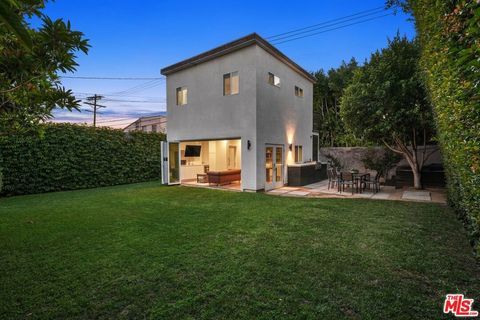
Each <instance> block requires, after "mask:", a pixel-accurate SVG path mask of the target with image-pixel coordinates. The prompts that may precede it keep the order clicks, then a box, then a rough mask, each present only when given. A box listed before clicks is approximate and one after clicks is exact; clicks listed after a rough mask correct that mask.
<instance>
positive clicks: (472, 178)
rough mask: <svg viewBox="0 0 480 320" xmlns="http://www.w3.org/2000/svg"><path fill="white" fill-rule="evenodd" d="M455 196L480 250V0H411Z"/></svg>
mask: <svg viewBox="0 0 480 320" xmlns="http://www.w3.org/2000/svg"><path fill="white" fill-rule="evenodd" d="M406 4H407V9H408V10H410V11H411V12H412V13H413V16H414V17H415V24H416V28H417V33H418V37H419V40H420V43H421V46H422V56H421V66H422V68H423V71H424V75H425V82H426V84H427V87H428V91H429V96H430V99H431V101H432V104H433V107H434V111H435V115H436V123H437V129H438V138H439V144H440V146H441V149H442V153H443V160H444V165H445V166H446V170H447V179H448V188H449V200H450V203H451V204H452V205H453V207H454V208H455V209H456V210H457V212H458V213H459V216H460V217H461V218H462V219H463V221H464V223H465V226H466V227H467V229H468V231H469V234H470V236H471V241H472V245H473V247H474V249H475V250H476V252H477V253H480V2H479V1H477V0H461V1H458V0H448V1H447V0H437V1H434V0H410V1H407V2H406Z"/></svg>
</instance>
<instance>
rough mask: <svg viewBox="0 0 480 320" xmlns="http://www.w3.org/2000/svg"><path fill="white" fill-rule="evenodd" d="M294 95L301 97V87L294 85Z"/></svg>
mask: <svg viewBox="0 0 480 320" xmlns="http://www.w3.org/2000/svg"><path fill="white" fill-rule="evenodd" d="M295 95H296V96H297V97H303V89H302V88H300V87H297V86H295Z"/></svg>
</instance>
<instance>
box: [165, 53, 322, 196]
mask: <svg viewBox="0 0 480 320" xmlns="http://www.w3.org/2000/svg"><path fill="white" fill-rule="evenodd" d="M234 71H238V75H239V94H237V95H231V96H223V75H224V74H226V73H230V72H234ZM268 72H272V73H273V74H275V75H277V76H279V77H280V79H281V87H280V88H277V87H274V86H272V85H270V84H268V82H267V79H268ZM295 85H297V86H299V87H301V88H302V89H303V90H304V97H303V98H300V97H296V96H295V91H294V87H295ZM178 87H187V90H188V104H186V105H183V106H177V105H176V88H178ZM312 92H313V85H312V83H311V82H310V81H308V80H307V79H305V78H304V77H303V76H301V75H299V74H298V73H297V72H295V71H294V70H292V69H291V68H289V67H288V66H287V65H285V64H284V63H282V62H280V61H279V60H278V59H276V58H275V57H273V56H272V55H270V54H269V53H267V52H266V51H265V50H264V49H262V48H260V47H259V46H257V45H252V46H249V47H246V48H243V49H241V50H239V51H236V52H233V53H230V54H228V55H225V56H221V57H219V58H216V59H214V60H211V61H208V62H205V63H201V64H199V65H196V66H192V67H190V68H187V69H184V70H181V71H178V72H176V73H173V74H170V75H168V76H167V114H168V136H167V138H168V140H169V141H195V140H197V141H198V140H201V139H203V140H213V139H233V138H238V139H241V169H242V189H246V190H260V189H263V188H264V187H265V144H266V143H272V144H281V145H283V146H284V152H285V154H284V158H285V161H286V163H292V162H293V152H289V150H288V145H289V143H293V145H294V146H295V145H297V144H298V145H302V147H303V159H304V161H308V160H309V159H311V158H312V155H311V153H312V143H311V134H312V122H313V119H312V117H313V114H312V99H313V93H312ZM248 140H250V141H251V146H252V147H251V150H247V141H248ZM209 149H212V146H210V148H209ZM293 150H294V148H293ZM237 152H238V150H237ZM219 161H220V160H219ZM284 167H285V172H284V177H285V183H286V182H287V181H286V176H287V174H286V172H287V166H286V165H285V166H284Z"/></svg>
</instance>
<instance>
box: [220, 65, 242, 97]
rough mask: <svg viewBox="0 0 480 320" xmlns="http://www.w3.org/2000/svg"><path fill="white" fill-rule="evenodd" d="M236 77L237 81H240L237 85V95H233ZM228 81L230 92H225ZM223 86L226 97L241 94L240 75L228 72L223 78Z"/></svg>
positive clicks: (236, 72) (235, 72)
mask: <svg viewBox="0 0 480 320" xmlns="http://www.w3.org/2000/svg"><path fill="white" fill-rule="evenodd" d="M234 77H237V81H238V85H237V92H235V93H232V79H233V78H234ZM226 79H229V82H230V83H229V89H230V90H229V92H227V91H226V90H225V80H226ZM222 81H223V82H222V86H223V95H224V96H235V95H237V94H239V93H240V75H239V72H238V71H232V72H228V73H225V74H224V75H223V77H222Z"/></svg>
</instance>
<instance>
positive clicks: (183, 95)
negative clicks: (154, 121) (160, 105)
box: [177, 87, 188, 106]
mask: <svg viewBox="0 0 480 320" xmlns="http://www.w3.org/2000/svg"><path fill="white" fill-rule="evenodd" d="M187 95H188V90H187V87H179V88H177V106H183V105H185V104H187Z"/></svg>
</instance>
